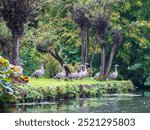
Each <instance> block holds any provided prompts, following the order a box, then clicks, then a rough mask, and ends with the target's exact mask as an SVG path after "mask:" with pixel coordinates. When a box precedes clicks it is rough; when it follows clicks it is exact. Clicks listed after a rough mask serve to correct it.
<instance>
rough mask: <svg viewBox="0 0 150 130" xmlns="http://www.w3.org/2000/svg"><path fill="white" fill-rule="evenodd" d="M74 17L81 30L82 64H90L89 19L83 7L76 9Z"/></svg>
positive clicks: (73, 13)
mask: <svg viewBox="0 0 150 130" xmlns="http://www.w3.org/2000/svg"><path fill="white" fill-rule="evenodd" d="M72 17H73V19H74V21H75V22H76V24H77V25H78V26H79V28H80V36H81V41H82V47H81V59H82V64H85V63H87V62H88V48H89V47H88V46H89V24H90V22H89V19H88V17H87V16H86V13H85V11H84V8H83V7H74V9H73V12H72Z"/></svg>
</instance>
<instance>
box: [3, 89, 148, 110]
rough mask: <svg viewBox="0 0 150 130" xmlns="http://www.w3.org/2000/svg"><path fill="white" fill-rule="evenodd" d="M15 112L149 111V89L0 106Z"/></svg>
mask: <svg viewBox="0 0 150 130" xmlns="http://www.w3.org/2000/svg"><path fill="white" fill-rule="evenodd" d="M0 112H15V113H18V112H19V113H150V91H149V92H148V91H147V92H143V93H140V94H114V95H110V96H109V97H101V98H89V99H76V100H60V101H56V102H43V103H38V104H37V103H27V104H17V105H16V106H12V105H11V106H7V107H5V108H3V109H2V108H0Z"/></svg>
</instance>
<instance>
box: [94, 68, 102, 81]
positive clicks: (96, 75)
mask: <svg viewBox="0 0 150 130" xmlns="http://www.w3.org/2000/svg"><path fill="white" fill-rule="evenodd" d="M100 73H101V66H100V72H99V73H96V74H95V76H94V79H97V78H98V77H99V76H100Z"/></svg>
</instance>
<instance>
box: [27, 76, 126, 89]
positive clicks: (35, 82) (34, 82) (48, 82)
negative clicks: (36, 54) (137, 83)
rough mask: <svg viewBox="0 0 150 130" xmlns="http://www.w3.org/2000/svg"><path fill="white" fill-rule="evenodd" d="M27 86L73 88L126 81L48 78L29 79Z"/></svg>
mask: <svg viewBox="0 0 150 130" xmlns="http://www.w3.org/2000/svg"><path fill="white" fill-rule="evenodd" d="M29 81H30V82H29V84H30V85H31V87H42V88H43V87H48V86H66V85H67V86H69V85H75V86H79V85H94V84H99V83H102V82H107V83H110V84H111V83H113V82H127V81H117V80H114V81H98V80H95V79H93V78H85V79H82V80H67V81H66V80H63V79H61V80H57V79H48V78H39V79H36V78H30V79H29Z"/></svg>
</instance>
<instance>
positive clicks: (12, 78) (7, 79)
mask: <svg viewBox="0 0 150 130" xmlns="http://www.w3.org/2000/svg"><path fill="white" fill-rule="evenodd" d="M19 71H20V70H19V68H18V67H17V66H11V64H10V63H9V61H8V60H6V59H4V58H3V57H1V56H0V102H4V103H5V102H7V103H8V102H10V103H13V102H16V101H17V95H18V93H19V91H18V90H17V85H25V84H27V83H28V82H29V79H28V77H27V76H23V75H22V74H19Z"/></svg>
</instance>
